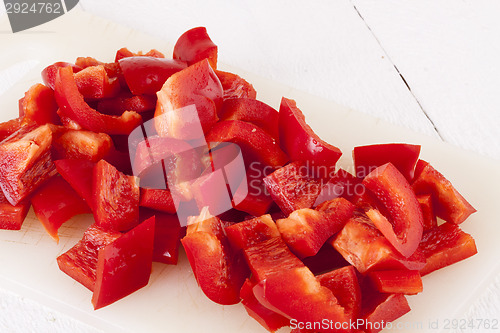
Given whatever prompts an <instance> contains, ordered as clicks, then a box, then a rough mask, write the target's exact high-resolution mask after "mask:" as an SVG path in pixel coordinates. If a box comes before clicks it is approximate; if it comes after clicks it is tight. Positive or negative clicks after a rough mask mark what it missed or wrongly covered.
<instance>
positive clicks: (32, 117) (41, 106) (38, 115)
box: [19, 83, 61, 125]
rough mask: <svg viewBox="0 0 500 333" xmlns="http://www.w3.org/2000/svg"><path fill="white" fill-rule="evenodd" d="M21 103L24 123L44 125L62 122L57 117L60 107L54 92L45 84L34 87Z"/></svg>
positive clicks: (21, 114) (20, 113) (20, 112)
mask: <svg viewBox="0 0 500 333" xmlns="http://www.w3.org/2000/svg"><path fill="white" fill-rule="evenodd" d="M21 101H22V102H21V105H20V109H19V116H20V117H22V118H23V123H25V124H26V123H32V122H35V123H37V124H38V125H44V124H47V123H51V124H59V123H60V122H61V121H60V119H59V116H58V115H57V109H58V106H57V103H56V99H55V97H54V91H53V90H52V89H50V88H48V87H46V86H44V85H43V84H40V83H38V84H35V85H33V86H32V87H31V88H30V89H29V90H28V91H27V92H26V93H25V94H24V98H23V99H22V100H21Z"/></svg>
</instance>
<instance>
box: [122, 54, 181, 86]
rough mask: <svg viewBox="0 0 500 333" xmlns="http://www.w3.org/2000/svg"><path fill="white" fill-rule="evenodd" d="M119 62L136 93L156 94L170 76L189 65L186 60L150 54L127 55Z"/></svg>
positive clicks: (128, 84) (128, 82) (126, 79)
mask: <svg viewBox="0 0 500 333" xmlns="http://www.w3.org/2000/svg"><path fill="white" fill-rule="evenodd" d="M119 63H120V68H121V70H122V72H123V76H124V77H125V81H126V82H127V86H128V87H129V89H130V92H132V94H134V95H155V94H156V93H157V92H158V91H159V90H160V89H161V87H162V86H163V84H164V83H165V81H167V79H168V78H169V77H171V76H172V75H173V74H174V73H177V72H179V71H181V70H183V69H184V68H186V67H187V65H186V63H185V62H184V61H179V60H172V59H163V58H155V57H149V56H148V57H147V56H137V57H126V58H123V59H121V60H120V61H119Z"/></svg>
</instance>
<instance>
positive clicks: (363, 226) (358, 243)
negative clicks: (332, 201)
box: [331, 217, 425, 274]
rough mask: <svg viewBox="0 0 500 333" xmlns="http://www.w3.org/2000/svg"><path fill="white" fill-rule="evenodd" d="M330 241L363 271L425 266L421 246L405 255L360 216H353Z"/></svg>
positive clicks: (415, 268)
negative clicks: (408, 255)
mask: <svg viewBox="0 0 500 333" xmlns="http://www.w3.org/2000/svg"><path fill="white" fill-rule="evenodd" d="M331 243H332V245H333V247H334V248H335V249H336V250H337V251H339V252H340V254H342V256H343V257H344V258H345V259H346V260H347V261H348V262H349V263H350V264H351V265H353V266H354V267H356V269H357V270H358V271H359V272H360V273H362V274H364V273H366V272H368V271H376V270H390V269H393V270H396V269H412V270H419V269H421V268H422V267H424V266H425V258H424V256H423V254H422V252H421V251H420V250H417V251H415V253H414V254H413V255H412V256H410V257H409V258H405V257H404V256H402V255H401V254H400V253H399V252H398V251H396V249H395V248H394V247H393V246H392V245H391V244H390V243H389V241H388V240H387V239H386V238H385V237H384V236H383V235H382V234H381V233H380V232H379V231H378V230H377V229H376V228H374V227H372V226H371V225H369V224H367V223H365V222H363V221H362V219H361V218H359V217H358V218H351V220H349V221H348V222H347V223H346V225H345V226H344V228H343V229H342V231H340V232H339V233H338V234H337V236H336V237H335V238H334V239H332V240H331Z"/></svg>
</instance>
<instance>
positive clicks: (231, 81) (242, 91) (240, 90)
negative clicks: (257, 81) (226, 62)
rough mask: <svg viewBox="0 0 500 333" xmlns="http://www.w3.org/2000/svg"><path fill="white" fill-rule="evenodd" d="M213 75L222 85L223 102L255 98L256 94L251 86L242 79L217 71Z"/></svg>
mask: <svg viewBox="0 0 500 333" xmlns="http://www.w3.org/2000/svg"><path fill="white" fill-rule="evenodd" d="M215 74H217V77H218V78H219V80H220V83H221V84H222V89H224V99H225V100H226V99H233V98H249V99H255V98H257V92H256V91H255V89H254V88H253V86H252V85H251V84H250V83H248V82H247V81H246V80H244V79H243V78H242V77H240V76H238V75H236V74H233V73H229V72H223V71H219V70H216V71H215Z"/></svg>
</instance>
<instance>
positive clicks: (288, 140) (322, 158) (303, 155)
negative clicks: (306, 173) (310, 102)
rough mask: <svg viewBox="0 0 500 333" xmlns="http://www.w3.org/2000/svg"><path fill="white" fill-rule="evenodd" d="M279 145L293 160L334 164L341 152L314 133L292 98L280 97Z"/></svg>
mask: <svg viewBox="0 0 500 333" xmlns="http://www.w3.org/2000/svg"><path fill="white" fill-rule="evenodd" d="M279 133H280V145H281V148H282V149H283V151H284V152H285V153H287V154H288V156H290V159H291V160H293V161H309V162H310V163H312V164H314V165H318V166H326V167H331V166H335V163H337V161H338V159H339V158H340V156H341V155H342V152H341V151H340V150H339V149H338V148H337V147H334V146H332V145H330V144H328V143H326V142H325V141H323V140H321V139H320V138H319V136H318V135H317V134H316V133H314V131H313V130H312V129H311V127H310V126H309V125H307V124H306V120H305V117H304V115H303V114H302V111H300V109H299V108H298V107H297V105H296V103H295V101H294V100H292V99H287V98H284V97H283V98H282V100H281V105H280V111H279Z"/></svg>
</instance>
